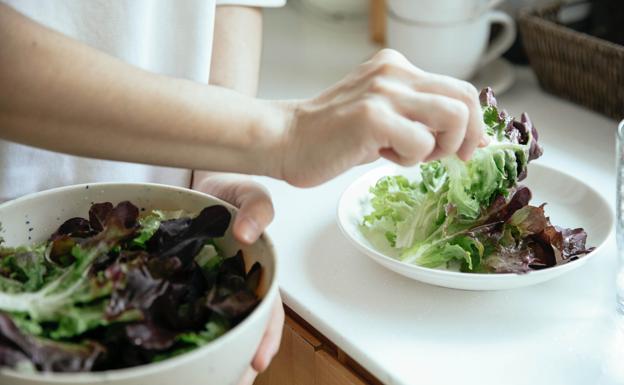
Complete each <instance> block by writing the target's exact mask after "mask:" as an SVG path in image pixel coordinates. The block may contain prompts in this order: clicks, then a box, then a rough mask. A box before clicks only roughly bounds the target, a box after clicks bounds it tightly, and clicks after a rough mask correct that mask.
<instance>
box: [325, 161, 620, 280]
mask: <svg viewBox="0 0 624 385" xmlns="http://www.w3.org/2000/svg"><path fill="white" fill-rule="evenodd" d="M531 167H532V168H542V169H544V170H547V172H553V173H558V174H562V175H564V176H565V177H567V178H570V179H573V180H574V181H575V182H577V183H579V184H581V185H583V186H585V187H586V188H587V189H588V190H589V191H591V193H592V194H594V195H595V196H596V197H597V198H598V201H599V202H600V204H601V205H602V206H603V207H605V208H607V211H608V213H609V218H608V219H609V220H608V226H609V227H608V230H607V232H606V236H605V237H604V239H603V240H602V242H601V243H600V244H599V245H597V246H596V247H595V248H594V250H592V251H591V252H589V253H588V254H587V255H585V256H583V257H582V258H579V259H577V260H574V261H570V262H568V263H564V264H562V265H557V266H553V267H549V268H546V269H541V270H533V271H530V272H529V273H528V274H517V273H494V274H493V273H490V274H488V273H464V272H459V271H450V270H442V269H436V268H430V267H424V266H418V265H415V264H411V263H407V262H403V261H400V260H398V259H395V258H392V257H390V256H388V255H385V254H384V253H382V252H380V251H378V250H377V249H375V248H373V247H372V246H369V245H366V244H363V243H361V242H359V241H358V240H357V239H356V238H355V237H353V236H352V235H351V233H350V231H349V229H348V228H347V226H346V225H345V223H346V222H347V218H346V217H343V213H344V215H346V213H345V212H344V211H345V207H346V206H347V204H346V203H345V202H346V200H347V193H348V192H350V191H351V190H352V189H354V188H355V186H356V185H358V184H360V183H362V182H363V181H364V180H365V179H368V178H370V176H371V174H374V173H379V172H380V171H382V170H397V169H399V167H398V166H396V165H383V166H379V167H375V168H373V169H371V170H369V171H367V172H365V173H363V174H362V175H360V176H359V177H357V178H356V179H355V180H354V181H353V182H351V183H350V184H349V185H348V186H347V187H346V188H345V189H344V190H343V192H342V194H341V195H340V198H339V200H338V205H337V208H336V220H337V222H338V227H339V228H340V231H341V232H342V234H343V235H344V236H345V238H347V239H349V241H350V242H351V243H352V244H353V245H354V246H356V247H357V248H358V249H359V250H361V251H363V252H364V253H365V254H367V256H368V257H369V258H373V259H378V260H379V262H381V261H383V262H385V263H388V264H390V265H393V266H395V267H396V268H398V269H406V268H409V269H410V270H411V271H412V272H414V273H419V274H425V275H431V274H435V275H439V276H441V277H444V278H454V279H457V280H470V281H472V280H479V281H483V280H485V281H498V280H506V279H509V278H511V277H513V278H515V279H522V278H521V277H525V278H524V279H526V280H529V279H531V278H534V277H536V276H543V275H553V277H554V276H555V274H556V272H560V273H563V272H565V271H566V270H568V269H571V268H572V267H570V266H576V265H577V264H579V266H580V265H582V264H584V263H585V262H587V261H588V260H589V259H590V258H592V257H593V256H595V255H596V254H598V252H599V251H600V250H602V249H603V247H604V246H605V244H606V243H607V242H608V240H609V238H610V236H611V234H612V233H613V228H614V223H615V216H614V213H613V211H612V210H611V205H610V204H609V203H608V202H607V200H606V199H605V198H604V197H603V196H602V194H600V193H599V192H598V191H597V190H596V189H595V188H594V187H593V186H591V185H590V184H588V183H585V182H583V181H582V180H581V179H580V178H578V177H576V176H574V175H572V174H569V173H567V172H565V171H561V170H558V169H556V168H554V167H551V166H548V165H545V164H542V163H531ZM388 175H393V174H388ZM529 188H530V187H529ZM343 221H344V222H345V223H343ZM371 254H373V255H374V256H373V255H371ZM529 275H530V276H531V277H529Z"/></svg>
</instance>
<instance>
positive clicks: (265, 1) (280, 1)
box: [217, 0, 286, 7]
mask: <svg viewBox="0 0 624 385" xmlns="http://www.w3.org/2000/svg"><path fill="white" fill-rule="evenodd" d="M285 4H286V0H217V6H219V5H246V6H249V7H281V6H283V5H285Z"/></svg>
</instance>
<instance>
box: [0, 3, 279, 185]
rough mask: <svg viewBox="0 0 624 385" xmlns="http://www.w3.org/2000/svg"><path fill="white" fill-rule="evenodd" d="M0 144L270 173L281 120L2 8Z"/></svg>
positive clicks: (265, 107)
mask: <svg viewBox="0 0 624 385" xmlns="http://www.w3.org/2000/svg"><path fill="white" fill-rule="evenodd" d="M0 47H2V49H0V84H2V92H1V93H0V137H2V138H3V139H7V140H11V141H15V142H20V143H24V144H28V145H32V146H36V147H42V148H46V149H50V150H54V151H62V152H66V153H70V154H75V155H82V156H90V157H95V158H103V159H114V160H121V161H130V162H141V163H151V164H157V165H168V166H177V167H184V168H199V169H211V170H219V171H237V172H244V173H253V174H264V175H267V174H271V173H272V171H271V170H270V168H271V166H270V162H271V160H270V159H268V158H267V157H266V154H269V153H270V151H271V149H272V150H275V148H273V147H274V146H276V145H278V143H279V138H280V132H281V131H283V127H281V126H283V125H284V122H285V117H284V114H283V112H282V110H281V109H280V108H279V107H278V106H277V105H276V104H269V103H267V102H263V101H260V100H257V99H254V98H251V97H248V96H245V95H242V94H240V93H236V92H233V91H230V90H227V89H225V88H222V87H217V86H205V85H200V84H196V83H194V82H191V81H186V80H181V79H174V78H169V77H164V76H160V75H156V74H152V73H149V72H147V71H143V70H141V69H138V68H136V67H133V66H131V65H128V64H126V63H124V62H122V61H120V60H117V59H115V58H113V57H111V56H109V55H106V54H103V53H101V52H99V51H97V50H94V49H92V48H90V47H88V46H86V45H84V44H80V43H78V42H76V41H74V40H72V39H69V38H67V37H65V36H63V35H61V34H58V33H56V32H54V31H52V30H49V29H47V28H45V27H43V26H41V25H39V24H37V23H35V22H33V21H31V20H30V19H28V18H26V17H24V16H22V15H21V14H19V13H17V12H15V11H14V10H13V9H11V8H10V7H8V6H6V5H2V4H0Z"/></svg>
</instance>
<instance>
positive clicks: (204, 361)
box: [0, 183, 278, 385]
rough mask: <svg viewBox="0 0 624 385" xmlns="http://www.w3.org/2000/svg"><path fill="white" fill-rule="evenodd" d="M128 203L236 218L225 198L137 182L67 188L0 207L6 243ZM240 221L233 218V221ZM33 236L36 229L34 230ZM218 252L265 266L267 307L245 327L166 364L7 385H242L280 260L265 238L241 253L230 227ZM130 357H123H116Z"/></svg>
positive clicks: (6, 377)
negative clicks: (95, 209)
mask: <svg viewBox="0 0 624 385" xmlns="http://www.w3.org/2000/svg"><path fill="white" fill-rule="evenodd" d="M124 200H129V201H131V202H132V203H134V204H135V205H137V206H138V207H139V208H144V209H146V210H151V209H164V210H179V209H182V210H186V211H189V212H199V211H200V210H201V209H203V208H204V207H207V206H212V205H215V204H221V205H224V206H226V207H227V208H228V209H229V210H230V212H231V213H232V214H233V217H232V218H234V215H236V208H235V207H234V206H232V205H230V204H228V203H226V202H223V201H222V200H220V199H217V198H215V197H212V196H210V195H206V194H202V193H200V192H197V191H192V190H188V189H184V188H178V187H172V186H165V185H158V184H134V183H97V184H84V185H76V186H69V187H62V188H57V189H53V190H47V191H43V192H39V193H36V194H31V195H28V196H25V197H22V198H19V199H16V200H13V201H9V202H6V203H3V204H1V205H0V223H2V227H3V230H2V232H1V233H0V236H2V237H3V238H4V239H5V241H6V244H7V245H9V246H11V245H14V246H17V245H22V244H30V243H33V242H39V241H42V240H45V239H46V238H47V237H48V236H49V235H50V234H51V233H52V232H53V231H54V230H56V228H58V226H59V225H60V224H61V223H63V221H65V220H66V219H68V218H71V217H75V216H82V217H85V216H86V215H87V213H88V210H89V207H90V205H91V203H93V202H105V201H109V202H112V203H113V204H117V203H118V202H121V201H124ZM232 222H233V219H232ZM31 229H32V230H31ZM218 245H219V246H220V247H221V248H222V249H223V250H224V252H225V253H226V255H234V254H235V253H236V251H237V250H239V249H242V250H243V253H244V255H245V262H246V264H247V267H248V268H249V267H250V266H251V265H252V264H253V263H254V262H256V261H258V262H260V263H261V264H262V267H263V274H262V279H261V282H260V288H259V294H260V296H261V297H262V298H263V299H262V301H261V302H260V304H259V305H258V306H257V307H256V309H254V311H253V312H252V313H251V314H250V315H249V316H248V317H247V318H245V320H244V321H243V322H241V323H240V324H238V325H237V326H236V327H234V328H233V329H232V330H230V331H228V332H227V333H226V334H225V335H223V336H222V337H220V338H218V339H216V340H215V341H213V342H211V343H209V344H207V345H205V346H202V347H200V348H197V349H195V350H193V351H190V352H188V353H186V354H183V355H180V356H177V357H173V358H170V359H167V360H164V361H162V362H158V363H153V364H148V365H143V366H138V367H134V368H128V369H121V370H111V371H105V372H94V373H31V374H28V373H20V372H16V371H14V370H11V369H7V368H4V369H0V384H3V385H9V384H10V385H43V384H109V385H171V384H182V385H206V384H215V385H229V384H232V385H234V384H236V383H237V382H238V380H239V379H240V377H241V375H242V373H243V372H244V371H245V370H246V368H247V367H248V366H249V364H250V362H251V360H252V358H253V355H254V353H255V351H256V348H257V347H258V345H259V343H260V340H261V338H262V335H263V334H264V331H265V329H266V326H267V323H268V320H269V315H270V312H271V305H272V303H273V301H274V300H275V299H276V296H277V293H278V287H277V279H276V271H277V261H276V257H275V252H274V249H273V245H272V243H271V241H270V239H269V238H268V237H267V236H266V235H263V236H262V237H261V238H260V240H259V241H258V242H256V243H255V244H253V245H252V246H242V245H241V244H239V243H238V242H237V241H236V240H235V239H234V238H233V236H232V234H231V223H230V227H229V228H228V230H227V232H226V234H225V236H224V237H223V238H222V239H220V241H219V242H218ZM116 353H117V354H124V352H122V351H120V352H116Z"/></svg>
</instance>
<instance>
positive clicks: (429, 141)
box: [379, 117, 436, 166]
mask: <svg viewBox="0 0 624 385" xmlns="http://www.w3.org/2000/svg"><path fill="white" fill-rule="evenodd" d="M387 129H388V133H389V138H388V140H389V147H388V148H383V149H382V150H381V151H379V155H381V156H382V157H384V158H386V159H388V160H390V161H392V162H395V163H398V164H400V165H402V166H411V165H414V164H416V163H419V162H422V161H424V160H425V159H426V158H427V156H429V154H430V153H431V152H432V151H433V150H434V148H435V144H436V141H435V138H434V136H433V134H432V133H431V131H430V129H429V128H428V127H427V126H425V125H424V124H422V123H420V122H416V121H412V120H409V119H406V118H403V117H397V118H396V119H394V121H392V122H391V123H390V124H389V125H388V126H387Z"/></svg>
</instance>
